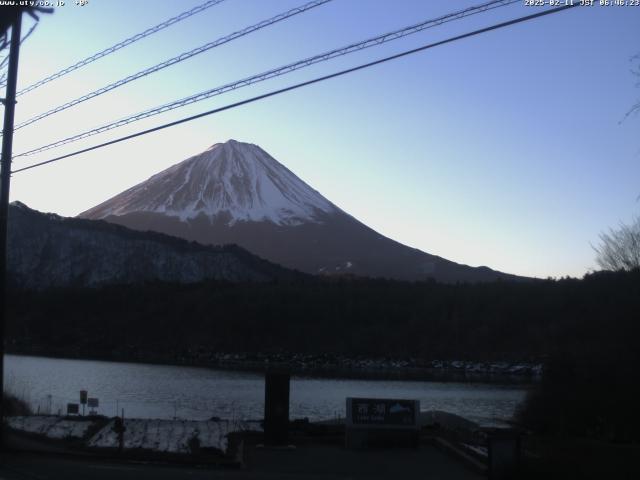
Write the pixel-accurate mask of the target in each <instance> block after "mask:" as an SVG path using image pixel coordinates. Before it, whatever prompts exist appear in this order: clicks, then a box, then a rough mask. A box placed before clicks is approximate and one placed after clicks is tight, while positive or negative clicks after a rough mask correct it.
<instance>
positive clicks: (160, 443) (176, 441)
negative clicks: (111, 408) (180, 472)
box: [88, 419, 253, 453]
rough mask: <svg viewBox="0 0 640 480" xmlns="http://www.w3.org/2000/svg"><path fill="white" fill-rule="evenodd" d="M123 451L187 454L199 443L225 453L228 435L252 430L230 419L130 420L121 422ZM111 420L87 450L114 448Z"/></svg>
mask: <svg viewBox="0 0 640 480" xmlns="http://www.w3.org/2000/svg"><path fill="white" fill-rule="evenodd" d="M124 425H125V428H126V430H125V432H124V448H125V449H135V448H140V449H145V450H153V451H157V452H169V453H190V452H191V448H190V446H189V444H190V442H191V441H192V439H193V438H194V437H197V438H198V440H199V444H200V448H214V449H217V450H220V451H221V452H226V450H227V447H228V442H227V435H229V433H231V432H234V431H240V430H248V429H253V428H252V426H251V424H249V423H247V424H245V423H244V422H231V421H229V420H217V421H198V420H152V419H130V420H126V419H125V422H124ZM113 427H114V421H113V420H112V421H110V422H109V423H108V424H107V425H106V426H105V427H104V428H102V429H101V430H100V431H99V432H98V433H96V434H95V435H94V436H93V437H92V438H91V439H90V440H89V442H88V446H89V447H96V448H117V447H118V434H117V433H116V432H115V431H114V429H113Z"/></svg>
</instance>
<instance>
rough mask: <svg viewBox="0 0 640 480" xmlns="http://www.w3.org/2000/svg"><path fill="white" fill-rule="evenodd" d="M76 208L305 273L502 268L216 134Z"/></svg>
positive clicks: (474, 275) (460, 275)
mask: <svg viewBox="0 0 640 480" xmlns="http://www.w3.org/2000/svg"><path fill="white" fill-rule="evenodd" d="M373 200H374V199H373ZM80 216H81V217H84V218H90V219H104V220H106V221H108V222H113V223H118V224H120V225H124V226H126V227H129V228H133V229H136V230H153V231H157V232H162V233H166V234H169V235H173V236H176V237H182V238H186V239H187V240H194V241H196V242H200V243H203V244H213V245H219V244H228V243H235V244H238V245H240V246H241V247H244V248H246V249H247V250H249V251H250V252H253V253H255V254H257V255H259V256H260V257H262V258H265V259H267V260H270V261H272V262H276V263H279V264H281V265H283V266H285V267H289V268H295V269H298V270H301V271H303V272H308V273H313V274H323V275H336V274H339V275H342V274H348V275H362V276H371V277H387V278H396V279H402V280H421V279H427V278H434V279H436V280H441V281H452V282H456V281H487V280H495V279H497V278H509V277H511V276H509V275H506V274H504V273H501V272H496V271H493V270H491V269H489V268H487V267H478V268H474V267H469V266H467V265H460V264H457V263H454V262H451V261H449V260H446V259H444V258H441V257H438V256H435V255H430V254H428V253H425V252H422V251H420V250H417V249H415V248H410V247H407V246H406V245H402V244H401V243H398V242H395V241H393V240H391V239H389V238H387V237H384V236H383V235H380V234H379V233H377V232H375V231H373V230H372V229H370V228H369V227H367V226H366V225H364V224H363V223H361V222H359V221H358V220H356V219H355V218H353V217H352V216H351V215H348V214H347V213H345V212H344V211H342V210H341V209H339V208H338V207H336V206H335V205H334V204H333V203H331V202H330V201H329V200H327V199H326V198H324V197H323V196H322V195H320V194H319V193H318V192H317V191H315V190H314V189H313V188H311V187H310V186H309V185H307V184H306V183H304V182H303V181H302V180H300V179H299V178H298V177H297V176H296V175H294V174H293V173H292V172H291V171H290V170H289V169H287V168H286V167H285V166H284V165H282V164H280V163H279V162H278V161H276V160H275V159H274V158H273V157H271V156H270V155H269V154H268V153H267V152H265V151H264V150H262V149H261V148H260V147H259V146H257V145H253V144H250V143H241V142H236V141H235V140H229V141H228V142H225V143H217V144H215V145H213V146H212V147H210V148H209V149H207V150H205V151H204V152H202V153H200V154H199V155H196V156H194V157H191V158H188V159H186V160H184V161H183V162H180V163H178V164H176V165H174V166H173V167H170V168H168V169H166V170H164V171H162V172H160V173H158V174H157V175H154V176H153V177H151V178H150V179H148V180H147V181H145V182H143V183H140V184H139V185H136V186H134V187H132V188H130V189H128V190H126V191H124V192H122V193H120V194H119V195H116V196H115V197H113V198H111V199H110V200H107V201H106V202H104V203H102V204H100V205H98V206H96V207H94V208H92V209H90V210H87V211H86V212H84V213H82V214H80Z"/></svg>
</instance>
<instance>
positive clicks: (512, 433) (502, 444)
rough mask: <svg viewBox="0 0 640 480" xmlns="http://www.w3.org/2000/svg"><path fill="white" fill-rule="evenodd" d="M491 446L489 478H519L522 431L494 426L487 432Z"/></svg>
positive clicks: (502, 479)
mask: <svg viewBox="0 0 640 480" xmlns="http://www.w3.org/2000/svg"><path fill="white" fill-rule="evenodd" d="M487 442H488V446H489V458H488V461H489V468H488V474H489V480H510V479H515V478H518V473H519V469H520V449H521V445H520V433H519V432H518V431H517V430H513V429H510V428H494V429H491V430H489V431H488V432H487Z"/></svg>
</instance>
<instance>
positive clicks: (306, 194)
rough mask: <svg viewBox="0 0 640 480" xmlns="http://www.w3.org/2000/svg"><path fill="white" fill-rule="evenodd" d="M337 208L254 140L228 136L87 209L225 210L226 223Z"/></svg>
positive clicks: (188, 214)
mask: <svg viewBox="0 0 640 480" xmlns="http://www.w3.org/2000/svg"><path fill="white" fill-rule="evenodd" d="M336 210H338V209H337V207H335V206H334V205H333V204H332V203H331V202H330V201H328V200H327V199H326V198H324V197H323V196H322V195H320V194H319V193H318V192H317V191H315V190H313V189H312V188H310V187H309V186H308V185H307V184H306V183H304V182H303V181H302V180H300V179H299V178H298V177H297V176H296V175H295V174H293V173H292V172H291V171H290V170H289V169H287V168H286V167H285V166H284V165H282V164H281V163H279V162H278V161H277V160H276V159H274V158H273V157H272V156H270V155H269V154H268V153H267V152H265V151H264V150H262V149H261V148H260V147H259V146H257V145H254V144H251V143H243V142H237V141H235V140H229V141H227V142H225V143H216V144H215V145H213V146H211V147H210V148H208V149H207V150H205V151H204V152H202V153H200V154H198V155H195V156H193V157H191V158H188V159H187V160H184V161H183V162H180V163H178V164H177V165H174V166H172V167H170V168H168V169H166V170H164V171H162V172H160V173H158V174H156V175H154V176H153V177H151V178H149V179H148V180H146V181H145V182H143V183H140V184H138V185H136V186H135V187H132V188H130V189H129V190H126V191H124V192H122V193H121V194H119V195H117V196H115V197H113V198H112V199H110V200H108V201H107V202H105V203H103V204H101V205H98V206H97V207H95V208H92V209H91V210H88V211H86V212H84V213H83V214H82V216H86V217H91V218H105V217H108V216H110V215H116V216H121V215H126V214H128V213H132V212H154V213H162V214H165V215H169V216H172V217H179V218H180V220H183V221H184V220H187V219H193V218H195V217H197V216H199V215H205V216H207V217H209V218H211V219H215V218H218V217H219V216H221V215H223V216H224V218H225V220H226V222H227V224H229V225H232V224H234V223H235V222H237V221H270V222H272V223H275V224H276V225H298V224H300V223H303V222H318V221H320V220H319V217H318V214H319V213H331V212H333V211H336Z"/></svg>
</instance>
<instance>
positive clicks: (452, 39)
mask: <svg viewBox="0 0 640 480" xmlns="http://www.w3.org/2000/svg"><path fill="white" fill-rule="evenodd" d="M578 5H579V4H578V3H575V4H567V5H564V6H562V7H557V8H553V9H548V10H544V11H541V12H538V13H534V14H532V15H526V16H524V17H519V18H515V19H513V20H509V21H506V22H502V23H498V24H494V25H491V26H489V27H485V28H481V29H479V30H474V31H472V32H468V33H464V34H462V35H457V36H455V37H450V38H447V39H445V40H440V41H438V42H435V43H430V44H427V45H423V46H422V47H418V48H414V49H411V50H406V51H404V52H401V53H397V54H395V55H391V56H389V57H384V58H381V59H378V60H375V61H373V62H369V63H364V64H361V65H358V66H356V67H352V68H348V69H346V70H341V71H339V72H335V73H331V74H329V75H324V76H322V77H317V78H314V79H312V80H307V81H305V82H301V83H297V84H295V85H291V86H289V87H285V88H281V89H278V90H273V91H271V92H268V93H265V94H263V95H258V96H256V97H252V98H248V99H246V100H242V101H240V102H235V103H232V104H229V105H225V106H224V107H219V108H215V109H213V110H209V111H207V112H202V113H199V114H197V115H191V116H189V117H185V118H182V119H180V120H176V121H173V122H169V123H165V124H163V125H159V126H157V127H153V128H149V129H147V130H142V131H140V132H137V133H133V134H131V135H126V136H124V137H120V138H116V139H114V140H110V141H108V142H104V143H101V144H98V145H93V146H92V147H88V148H83V149H81V150H77V151H75V152H72V153H67V154H66V155H61V156H59V157H55V158H52V159H50V160H45V161H43V162H38V163H34V164H33V165H29V166H27V167H23V168H19V169H17V170H13V171H12V172H11V173H19V172H23V171H25V170H30V169H32V168H36V167H40V166H42V165H47V164H49V163H53V162H57V161H60V160H63V159H65V158H69V157H73V156H76V155H80V154H81V153H86V152H90V151H92V150H97V149H99V148H103V147H106V146H109V145H113V144H116V143H120V142H124V141H125V140H130V139H132V138H136V137H139V136H142V135H146V134H148V133H153V132H157V131H159V130H163V129H165V128H169V127H173V126H176V125H180V124H182V123H186V122H190V121H192V120H196V119H198V118H202V117H206V116H209V115H213V114H216V113H219V112H223V111H225V110H230V109H232V108H236V107H240V106H242V105H247V104H249V103H253V102H257V101H258V100H263V99H265V98H269V97H273V96H275V95H280V94H281V93H285V92H289V91H292V90H297V89H298V88H302V87H306V86H308V85H313V84H315V83H319V82H323V81H325V80H329V79H331V78H336V77H340V76H343V75H346V74H348V73H353V72H356V71H359V70H364V69H366V68H369V67H373V66H375V65H380V64H382V63H386V62H389V61H391V60H396V59H398V58H401V57H405V56H408V55H412V54H414V53H418V52H421V51H423V50H428V49H431V48H434V47H438V46H440V45H445V44H447V43H451V42H455V41H457V40H462V39H464V38H468V37H472V36H475V35H480V34H482V33H487V32H490V31H492V30H497V29H499V28H504V27H508V26H510V25H515V24H517V23H522V22H526V21H529V20H533V19H536V18H540V17H543V16H545V15H551V14H553V13H558V12H561V11H563V10H567V9H569V8H573V7H577V6H578Z"/></svg>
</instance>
